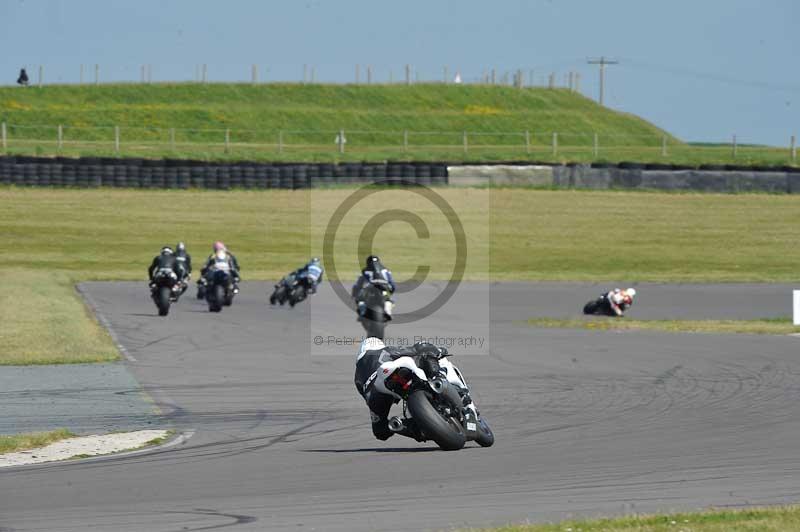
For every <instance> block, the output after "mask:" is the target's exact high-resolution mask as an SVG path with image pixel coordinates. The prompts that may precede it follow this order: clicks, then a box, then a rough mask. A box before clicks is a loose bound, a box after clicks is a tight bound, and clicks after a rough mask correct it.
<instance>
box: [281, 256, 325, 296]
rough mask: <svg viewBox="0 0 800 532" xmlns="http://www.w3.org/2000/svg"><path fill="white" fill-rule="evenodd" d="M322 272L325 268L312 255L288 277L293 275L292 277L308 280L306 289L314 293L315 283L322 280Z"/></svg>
mask: <svg viewBox="0 0 800 532" xmlns="http://www.w3.org/2000/svg"><path fill="white" fill-rule="evenodd" d="M324 273H325V269H324V268H323V267H322V264H320V262H319V258H317V257H314V258H312V259H311V260H310V261H308V263H307V264H306V265H305V266H303V267H302V268H297V269H296V270H295V271H294V272H292V273H291V274H289V275H290V277H291V276H293V279H305V280H306V281H307V282H308V291H309V292H311V293H312V294H316V293H317V285H318V284H319V283H320V281H321V280H322V275H323V274H324Z"/></svg>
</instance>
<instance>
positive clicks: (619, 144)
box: [0, 122, 797, 164]
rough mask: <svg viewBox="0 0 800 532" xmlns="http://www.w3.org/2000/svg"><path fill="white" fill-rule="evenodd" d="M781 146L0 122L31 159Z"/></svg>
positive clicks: (6, 137) (787, 155) (766, 156)
mask: <svg viewBox="0 0 800 532" xmlns="http://www.w3.org/2000/svg"><path fill="white" fill-rule="evenodd" d="M787 140H788V144H787V146H786V147H784V148H780V147H767V146H759V145H752V144H743V143H741V142H739V141H738V140H737V137H736V136H733V137H732V138H731V140H730V141H729V142H727V143H718V144H709V145H694V144H687V143H684V142H681V141H679V140H676V139H674V138H673V137H670V136H668V135H662V136H657V135H632V134H615V133H608V132H603V133H597V132H574V131H566V132H558V131H536V130H527V131H500V132H497V131H495V132H485V131H481V132H475V131H415V130H396V131H376V130H360V129H353V130H350V129H347V130H346V129H338V130H333V129H326V130H294V129H226V128H208V129H199V128H158V127H146V126H113V125H109V126H72V125H30V124H26V125H20V124H10V123H5V122H3V123H0V148H2V151H3V153H29V152H33V153H36V154H37V155H70V154H88V153H91V152H102V153H113V154H125V155H142V156H148V155H150V156H169V155H170V154H174V155H176V156H200V157H203V158H208V157H213V156H223V157H224V156H237V155H238V156H241V157H242V158H246V157H254V158H257V159H269V158H281V157H291V156H298V157H304V156H310V155H329V156H332V157H344V156H347V157H357V156H385V157H408V158H411V157H418V156H423V157H437V156H438V157H448V158H463V159H469V158H476V157H477V158H481V157H490V158H491V157H505V158H531V157H539V158H559V157H562V158H570V157H574V158H577V159H587V158H588V159H594V160H598V159H604V158H607V159H623V158H625V157H629V158H633V159H641V158H647V159H655V160H657V159H664V160H669V159H674V158H682V159H697V160H698V161H699V162H703V161H706V160H715V161H716V160H730V161H736V160H737V159H738V160H746V159H760V160H764V161H765V162H766V161H771V162H774V163H780V164H784V163H792V164H795V163H796V162H797V148H796V142H795V137H794V136H792V137H791V138H790V139H787Z"/></svg>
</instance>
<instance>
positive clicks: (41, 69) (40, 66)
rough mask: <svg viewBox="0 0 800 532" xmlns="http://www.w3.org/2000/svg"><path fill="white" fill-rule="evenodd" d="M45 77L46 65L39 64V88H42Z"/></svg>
mask: <svg viewBox="0 0 800 532" xmlns="http://www.w3.org/2000/svg"><path fill="white" fill-rule="evenodd" d="M43 78H44V67H43V66H42V65H39V88H40V89H41V88H42V81H43Z"/></svg>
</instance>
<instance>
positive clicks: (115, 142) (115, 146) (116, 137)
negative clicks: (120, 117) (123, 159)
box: [114, 126, 119, 153]
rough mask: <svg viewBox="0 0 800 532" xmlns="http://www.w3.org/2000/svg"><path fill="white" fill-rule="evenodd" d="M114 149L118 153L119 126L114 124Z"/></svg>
mask: <svg viewBox="0 0 800 532" xmlns="http://www.w3.org/2000/svg"><path fill="white" fill-rule="evenodd" d="M114 151H115V152H117V153H119V126H114Z"/></svg>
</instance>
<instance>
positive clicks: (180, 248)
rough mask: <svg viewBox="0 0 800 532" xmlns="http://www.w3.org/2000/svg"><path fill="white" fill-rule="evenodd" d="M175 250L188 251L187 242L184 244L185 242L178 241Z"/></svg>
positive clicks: (179, 251)
mask: <svg viewBox="0 0 800 532" xmlns="http://www.w3.org/2000/svg"><path fill="white" fill-rule="evenodd" d="M175 250H176V251H177V252H178V253H181V252H185V251H186V244H184V243H183V242H178V245H177V246H175Z"/></svg>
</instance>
